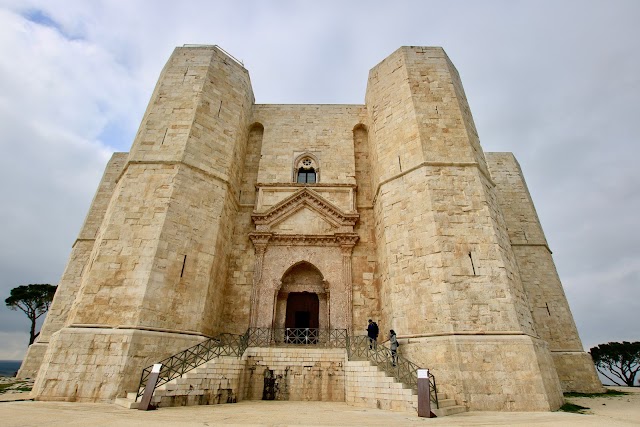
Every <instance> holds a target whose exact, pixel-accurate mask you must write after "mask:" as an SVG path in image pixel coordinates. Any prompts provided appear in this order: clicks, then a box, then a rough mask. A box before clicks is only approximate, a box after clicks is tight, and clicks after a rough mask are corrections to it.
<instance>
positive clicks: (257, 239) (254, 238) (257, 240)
mask: <svg viewBox="0 0 640 427" xmlns="http://www.w3.org/2000/svg"><path fill="white" fill-rule="evenodd" d="M272 235H273V234H271V233H260V232H258V231H255V232H253V233H249V238H250V239H251V242H253V245H254V246H255V247H256V248H259V247H265V246H266V245H267V243H269V239H271V236H272Z"/></svg>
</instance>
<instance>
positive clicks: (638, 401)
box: [0, 387, 640, 427]
mask: <svg viewBox="0 0 640 427" xmlns="http://www.w3.org/2000/svg"><path fill="white" fill-rule="evenodd" d="M615 389H616V390H622V391H628V392H630V394H628V395H624V396H609V397H595V398H587V397H574V398H568V399H567V401H568V402H571V403H574V404H577V405H581V406H585V407H588V408H590V409H588V410H587V411H586V413H585V414H575V413H567V412H511V413H507V412H467V413H464V414H458V415H452V416H448V417H442V418H435V419H428V418H418V417H417V416H416V414H415V413H409V412H391V411H382V410H377V409H365V408H355V407H353V406H349V405H347V404H345V403H330V402H278V401H276V402H267V401H243V402H240V403H235V404H225V405H212V406H189V407H177V408H162V409H159V410H157V411H149V412H143V411H136V410H130V409H124V408H121V407H119V406H115V405H110V404H98V403H64V402H33V401H9V402H7V401H5V402H0V425H2V426H43V425H46V426H61V427H62V426H64V427H75V426H159V425H160V426H165V425H166V426H217V425H226V426H233V425H243V426H288V425H291V426H293V425H296V426H300V425H306V426H390V425H393V426H427V425H430V426H563V427H564V426H567V427H571V426H575V427H591V426H593V427H595V426H598V427H602V426H606V427H609V426H612V427H617V426H640V388H626V387H616V388H615ZM25 394H26V393H23V394H21V395H14V396H8V395H6V394H5V395H3V397H4V400H6V399H11V398H13V399H16V398H25V397H28V396H25Z"/></svg>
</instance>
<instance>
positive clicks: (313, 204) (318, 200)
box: [251, 188, 360, 227]
mask: <svg viewBox="0 0 640 427" xmlns="http://www.w3.org/2000/svg"><path fill="white" fill-rule="evenodd" d="M303 205H306V206H308V207H309V208H311V209H313V210H315V211H317V212H319V213H320V214H321V215H322V216H323V217H325V218H326V219H327V220H328V221H329V222H331V223H333V224H335V225H337V226H350V227H353V226H355V225H356V222H357V221H358V218H360V215H359V214H357V213H345V212H343V211H342V210H341V209H340V208H338V207H337V206H336V205H334V204H333V203H331V202H330V201H328V200H327V199H325V198H324V197H322V196H320V195H319V194H318V193H316V192H315V191H313V190H311V189H309V188H302V189H300V190H298V191H296V192H295V193H293V194H292V195H291V196H289V197H287V198H286V199H285V200H283V201H281V202H280V203H278V204H276V205H275V206H273V207H271V208H270V209H269V210H268V211H266V212H261V213H253V214H252V215H251V219H252V220H253V222H254V223H255V224H256V226H257V225H267V226H268V225H270V224H274V223H277V222H278V221H279V220H280V219H281V218H283V217H286V216H288V215H289V214H291V213H293V212H295V211H297V210H298V209H299V208H300V207H301V206H303Z"/></svg>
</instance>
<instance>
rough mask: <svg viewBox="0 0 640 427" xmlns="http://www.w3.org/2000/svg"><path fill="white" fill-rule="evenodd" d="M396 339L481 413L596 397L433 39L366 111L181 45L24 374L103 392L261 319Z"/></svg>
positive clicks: (70, 390)
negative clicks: (303, 95) (257, 77)
mask: <svg viewBox="0 0 640 427" xmlns="http://www.w3.org/2000/svg"><path fill="white" fill-rule="evenodd" d="M368 318H373V319H376V320H377V321H378V323H379V325H380V327H381V330H382V331H383V333H384V332H386V331H388V330H389V329H394V330H395V331H397V332H398V335H399V338H400V341H401V342H402V343H403V345H402V346H401V353H402V354H403V355H404V356H405V357H407V358H409V359H411V360H413V361H414V362H416V363H417V364H418V365H420V366H423V367H428V368H430V369H431V372H433V373H434V374H435V375H436V376H437V378H438V384H439V387H440V388H442V389H444V390H445V391H446V392H447V393H448V394H449V395H451V396H454V397H455V399H456V400H457V401H458V402H459V403H461V404H464V405H465V406H466V407H468V408H470V409H487V410H552V409H556V408H557V407H559V406H560V405H561V403H562V391H563V390H564V391H569V390H571V391H583V392H589V391H592V392H593V391H600V390H602V385H601V384H600V382H599V380H598V378H597V376H596V373H595V369H594V366H593V363H592V361H591V359H590V357H589V355H588V354H586V353H585V352H584V351H583V348H582V343H581V342H580V338H579V336H578V332H577V329H576V326H575V323H574V320H573V317H572V315H571V312H570V310H569V305H568V303H567V299H566V297H565V294H564V291H563V289H562V285H561V283H560V280H559V277H558V274H557V272H556V269H555V266H554V263H553V259H552V257H551V251H550V250H549V247H548V244H547V241H546V239H545V236H544V233H543V231H542V228H541V226H540V222H539V220H538V217H537V214H536V211H535V208H534V205H533V202H532V200H531V197H530V194H529V192H528V190H527V186H526V183H525V181H524V178H523V175H522V172H521V170H520V167H519V165H518V163H517V161H516V159H515V158H514V156H513V155H512V154H511V153H484V152H483V150H482V147H481V146H480V142H479V139H478V134H477V132H476V128H475V125H474V122H473V119H472V116H471V111H470V109H469V106H468V103H467V100H466V97H465V94H464V91H463V88H462V84H461V82H460V78H459V76H458V73H457V71H456V69H455V68H454V66H453V64H452V63H451V62H450V60H449V58H448V57H447V55H446V54H445V53H444V51H443V50H442V49H441V48H432V47H402V48H400V49H398V50H397V51H396V52H394V53H393V54H391V55H390V56H389V57H388V58H386V59H385V60H383V61H382V62H381V63H379V64H378V65H376V66H375V67H374V68H373V69H372V70H371V71H370V73H369V80H368V86H367V91H366V100H365V104H364V105H262V104H256V103H255V102H254V96H253V92H252V88H251V83H250V80H249V74H248V72H247V70H246V69H245V68H244V67H243V66H242V64H240V63H239V62H237V61H236V60H234V59H233V58H232V57H231V56H229V55H228V54H226V53H225V52H224V51H222V50H221V49H219V48H218V47H215V46H185V47H182V48H177V49H176V50H175V51H174V53H173V55H172V56H171V58H170V59H169V61H168V63H167V64H166V66H165V67H164V69H163V70H162V73H161V75H160V79H159V81H158V83H157V86H156V88H155V91H154V93H153V95H152V97H151V100H150V102H149V106H148V108H147V111H146V112H145V115H144V118H143V120H142V123H141V125H140V129H139V131H138V133H137V135H136V137H135V140H134V142H133V145H132V147H131V151H130V152H129V153H115V154H114V155H113V157H112V159H111V160H110V162H109V163H108V165H107V168H106V171H105V174H104V176H103V178H102V181H101V183H100V185H99V187H98V190H97V193H96V195H95V198H94V200H93V203H92V205H91V208H90V211H89V214H88V216H87V219H86V221H85V223H84V225H83V227H82V230H81V232H80V235H79V236H78V239H77V240H76V242H75V244H74V245H73V250H72V252H71V256H70V259H69V263H68V265H67V267H66V270H65V272H64V274H63V277H62V279H61V282H60V284H59V287H58V292H57V294H56V296H55V299H54V301H53V304H52V306H51V310H50V311H49V314H48V316H47V319H46V322H45V324H44V326H43V328H42V333H41V335H40V337H39V339H38V341H37V342H36V343H35V344H33V345H32V346H31V347H30V348H29V352H28V355H27V358H26V359H25V361H24V363H23V366H22V369H21V371H20V375H21V376H35V375H36V374H37V380H36V384H35V387H34V393H35V394H36V396H37V398H38V399H41V400H77V401H109V400H113V399H114V398H115V397H118V396H122V395H123V394H124V393H126V392H127V391H132V390H135V389H136V388H137V383H138V381H139V376H140V371H141V369H142V368H144V367H145V366H147V365H149V364H150V363H153V362H157V361H158V360H160V359H162V358H164V357H167V356H170V355H172V354H174V353H176V352H178V351H180V350H183V349H184V348H186V347H188V346H190V345H193V344H195V343H197V342H199V341H202V340H203V339H205V338H207V337H210V336H215V335H216V334H219V333H222V332H230V333H238V334H241V333H243V332H244V331H245V330H246V329H247V328H248V327H268V328H283V327H311V328H321V329H347V330H349V331H350V333H352V334H364V333H365V328H366V325H367V319H368Z"/></svg>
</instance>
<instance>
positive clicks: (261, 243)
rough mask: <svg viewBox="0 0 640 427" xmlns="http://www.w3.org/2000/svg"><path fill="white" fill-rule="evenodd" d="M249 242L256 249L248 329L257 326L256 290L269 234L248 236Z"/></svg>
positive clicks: (258, 285) (260, 277) (260, 276)
mask: <svg viewBox="0 0 640 427" xmlns="http://www.w3.org/2000/svg"><path fill="white" fill-rule="evenodd" d="M249 237H250V238H251V242H252V243H253V246H254V247H255V249H256V262H255V267H254V269H253V287H252V288H251V301H250V306H249V307H250V309H249V310H250V311H249V327H250V328H256V327H257V326H258V323H257V322H258V289H259V287H260V280H261V279H262V262H263V261H264V254H265V252H266V251H267V243H268V242H269V238H271V234H251V235H250V236H249Z"/></svg>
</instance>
